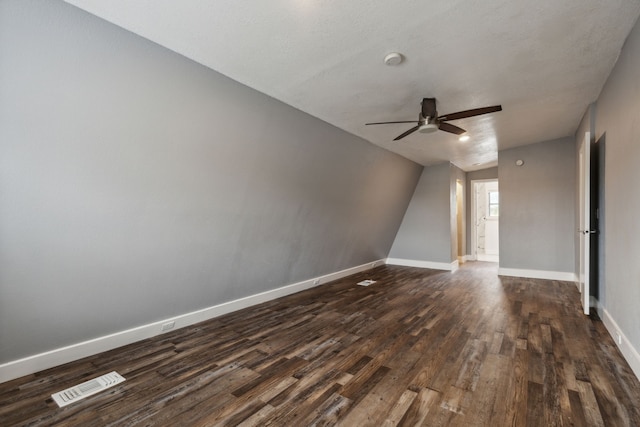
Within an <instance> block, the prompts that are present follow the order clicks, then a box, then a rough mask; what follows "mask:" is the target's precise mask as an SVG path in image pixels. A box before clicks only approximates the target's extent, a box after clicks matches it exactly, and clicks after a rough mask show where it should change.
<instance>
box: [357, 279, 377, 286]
mask: <svg viewBox="0 0 640 427" xmlns="http://www.w3.org/2000/svg"><path fill="white" fill-rule="evenodd" d="M374 283H376V281H375V280H363V281H362V282H358V285H360V286H369V285H373V284H374Z"/></svg>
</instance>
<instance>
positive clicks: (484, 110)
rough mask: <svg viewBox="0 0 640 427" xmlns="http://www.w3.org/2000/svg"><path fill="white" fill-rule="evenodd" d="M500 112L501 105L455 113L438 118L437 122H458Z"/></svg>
mask: <svg viewBox="0 0 640 427" xmlns="http://www.w3.org/2000/svg"><path fill="white" fill-rule="evenodd" d="M496 111H502V105H494V106H493V107H484V108H474V109H473V110H465V111H459V112H457V113H452V114H445V115H444V116H440V117H438V120H458V119H464V118H466V117H473V116H480V115H482V114H489V113H495V112H496Z"/></svg>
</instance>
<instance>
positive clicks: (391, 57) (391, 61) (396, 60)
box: [384, 52, 403, 66]
mask: <svg viewBox="0 0 640 427" xmlns="http://www.w3.org/2000/svg"><path fill="white" fill-rule="evenodd" d="M402 59H403V58H402V54H400V53H398V52H391V53H390V54H388V55H387V56H385V57H384V63H385V64H387V65H390V66H393V65H398V64H400V63H401V62H402Z"/></svg>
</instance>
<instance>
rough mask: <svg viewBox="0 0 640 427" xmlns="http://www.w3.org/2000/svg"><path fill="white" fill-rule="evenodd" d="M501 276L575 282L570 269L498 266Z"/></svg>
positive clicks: (574, 276) (575, 279)
mask: <svg viewBox="0 0 640 427" xmlns="http://www.w3.org/2000/svg"><path fill="white" fill-rule="evenodd" d="M498 275H499V276H512V277H526V278H528V279H546V280H562V281H565V282H575V281H577V280H578V278H577V277H576V275H575V273H572V272H568V271H566V272H565V271H545V270H523V269H519V268H498Z"/></svg>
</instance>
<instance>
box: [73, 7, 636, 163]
mask: <svg viewBox="0 0 640 427" xmlns="http://www.w3.org/2000/svg"><path fill="white" fill-rule="evenodd" d="M67 1H68V2H69V3H71V4H74V5H76V6H78V7H80V8H82V9H85V10H86V11H88V12H91V13H93V14H95V15H97V16H99V17H101V18H103V19H105V20H107V21H110V22H113V23H114V24H117V25H119V26H121V27H123V28H125V29H127V30H130V31H132V32H134V33H137V34H139V35H141V36H143V37H145V38H147V39H149V40H152V41H154V42H156V43H158V44H160V45H163V46H165V47H167V48H169V49H171V50H173V51H176V52H178V53H180V54H182V55H184V56H186V57H188V58H191V59H193V60H195V61H197V62H199V63H201V64H204V65H206V66H208V67H210V68H212V69H214V70H216V71H218V72H220V73H222V74H224V75H226V76H228V77H231V78H232V79H234V80H237V81H239V82H241V83H244V84H245V85H247V86H250V87H252V88H254V89H257V90H259V91H261V92H263V93H266V94H268V95H270V96H272V97H274V98H277V99H279V100H281V101H283V102H285V103H287V104H289V105H292V106H294V107H296V108H299V109H300V110H302V111H305V112H307V113H309V114H311V115H313V116H316V117H318V118H320V119H322V120H324V121H327V122H329V123H331V124H333V125H335V126H337V127H339V128H342V129H344V130H346V131H348V132H351V133H353V134H355V135H358V136H360V137H362V138H364V139H366V140H368V141H370V142H371V143H373V144H376V145H379V146H381V147H384V148H386V149H388V150H391V151H394V152H396V153H398V154H400V155H402V156H404V157H407V158H409V159H411V160H414V161H416V162H418V163H421V164H424V165H429V164H434V163H438V162H442V161H445V160H448V161H451V162H453V163H455V164H456V165H458V166H459V167H461V168H462V169H464V170H467V171H470V170H475V169H482V168H485V167H489V166H495V165H496V164H497V150H498V149H505V148H509V147H514V146H518V145H524V144H530V143H534V142H540V141H546V140H550V139H555V138H560V137H565V136H570V135H573V133H574V132H575V130H576V128H577V126H578V124H579V121H580V118H581V117H582V115H583V113H584V112H585V110H586V108H587V106H588V104H589V103H591V102H593V101H594V100H595V99H596V98H597V97H598V94H599V93H600V90H601V88H602V86H603V84H604V82H605V80H606V78H607V76H608V75H609V72H610V71H611V69H612V67H613V65H614V63H615V61H616V59H617V57H618V54H619V52H620V49H621V48H622V45H623V43H624V40H625V38H626V37H627V35H628V33H629V31H630V30H631V28H632V26H633V24H634V23H635V21H636V19H637V18H638V15H639V14H640V0H607V1H602V0H562V1H558V0H538V1H535V2H533V1H530V0H526V1H525V0H483V1H471V0H430V1H418V0H405V1H382V0H378V1H373V0H348V1H344V0H322V1H321V0H269V1H265V0H240V1H239V0H180V1H176V0H136V1H131V0H67ZM393 51H397V52H401V53H402V54H403V55H404V56H405V61H404V62H403V63H402V64H400V65H399V66H396V67H389V66H386V65H384V63H383V58H384V56H385V55H386V54H387V53H389V52H393ZM423 97H435V98H437V100H438V112H439V113H441V114H442V113H452V112H456V111H459V110H466V109H470V108H478V107H484V106H489V105H494V104H502V106H503V109H504V110H503V111H502V112H499V113H494V114H489V115H484V116H479V117H474V118H467V119H462V120H457V121H455V122H452V124H455V125H457V126H460V127H463V128H465V129H467V131H468V134H469V135H470V136H471V140H470V141H468V142H459V141H458V138H457V136H455V135H452V134H449V133H446V132H442V131H439V132H436V133H434V134H420V133H418V132H416V133H414V134H412V135H410V136H409V137H407V138H405V139H403V140H401V141H399V142H392V140H393V138H394V137H396V136H397V135H399V134H400V133H402V132H404V131H405V130H407V129H409V128H410V127H412V125H411V124H392V125H382V126H364V123H367V122H373V121H393V120H414V119H415V120H417V116H418V112H419V108H420V100H421V99H422V98H423Z"/></svg>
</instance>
